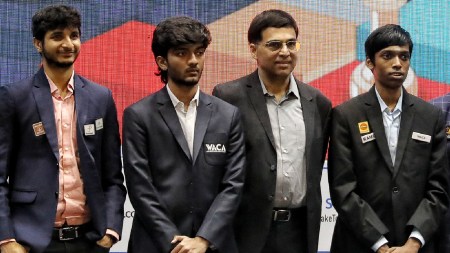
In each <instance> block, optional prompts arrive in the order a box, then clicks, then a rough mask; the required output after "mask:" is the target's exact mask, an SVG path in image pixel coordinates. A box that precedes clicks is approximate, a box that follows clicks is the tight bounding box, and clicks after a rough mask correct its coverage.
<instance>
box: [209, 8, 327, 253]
mask: <svg viewBox="0 0 450 253" xmlns="http://www.w3.org/2000/svg"><path fill="white" fill-rule="evenodd" d="M297 36H298V27H297V24H296V22H295V20H294V19H293V18H292V16H291V15H289V14H288V13H286V12H284V11H281V10H267V11H264V12H262V13H260V14H258V15H257V16H256V17H255V18H254V19H253V21H252V22H251V24H250V28H249V30H248V41H249V47H250V52H251V54H252V56H253V58H254V59H255V60H256V62H257V65H258V68H257V70H256V71H255V72H253V73H252V74H250V75H248V76H244V77H242V78H240V79H238V80H235V81H231V82H229V83H225V84H220V85H218V86H216V87H215V88H214V90H213V95H215V96H217V97H219V98H222V99H223V100H225V101H227V102H229V103H231V104H233V105H235V106H237V107H239V109H240V110H241V113H242V120H243V125H244V130H245V139H246V141H245V142H246V157H247V159H246V160H247V168H246V169H247V174H246V180H245V184H244V193H243V199H242V202H241V205H240V207H239V210H238V214H237V216H236V224H235V234H236V240H237V243H238V247H239V252H246V253H278V252H283V253H291V252H292V253H294V252H295V253H306V252H307V253H316V252H317V247H318V239H319V227H320V218H321V217H320V215H321V191H320V178H321V175H322V167H323V162H324V159H325V153H326V147H327V144H328V125H329V121H330V111H331V103H330V101H329V100H328V99H327V98H326V97H325V96H323V95H322V94H321V93H320V91H318V90H317V89H315V88H313V87H311V86H308V85H307V84H305V83H302V82H300V81H298V80H297V79H295V77H294V76H293V75H292V71H293V69H294V68H295V66H296V63H297V54H298V50H299V48H300V43H299V42H298V41H297Z"/></svg>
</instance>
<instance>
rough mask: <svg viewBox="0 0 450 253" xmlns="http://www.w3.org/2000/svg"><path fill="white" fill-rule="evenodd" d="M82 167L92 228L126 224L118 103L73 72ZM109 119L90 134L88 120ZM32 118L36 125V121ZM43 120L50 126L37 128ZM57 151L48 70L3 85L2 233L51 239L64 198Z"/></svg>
mask: <svg viewBox="0 0 450 253" xmlns="http://www.w3.org/2000/svg"><path fill="white" fill-rule="evenodd" d="M74 85H75V88H74V94H75V108H76V109H75V110H76V115H77V128H76V135H77V144H78V152H79V157H80V164H79V169H80V173H81V176H82V179H83V182H84V192H85V194H86V197H87V200H86V201H87V205H88V207H89V209H90V212H91V220H92V224H93V228H94V229H93V230H92V231H91V232H89V233H87V235H86V236H87V237H88V238H89V239H90V240H92V241H96V240H99V239H100V238H101V237H102V236H103V235H104V234H105V231H106V229H107V228H110V229H112V230H114V231H116V232H117V233H119V234H120V233H121V231H122V223H123V203H124V201H125V195H126V190H125V187H124V185H123V180H124V179H123V175H122V168H121V158H120V137H119V127H118V122H117V112H116V107H115V104H114V101H113V98H112V94H111V91H110V90H108V89H107V88H105V87H102V86H100V85H97V84H95V83H93V82H90V81H89V80H87V79H85V78H83V77H81V76H79V75H75V76H74ZM98 119H102V121H103V129H100V128H99V129H98V130H96V131H95V134H94V135H86V133H85V132H84V126H85V125H88V124H94V125H95V121H96V120H98ZM33 125H34V127H33ZM40 125H42V126H43V128H44V131H45V133H43V132H42V131H39V130H37V129H36V126H40ZM58 173H59V151H58V140H57V132H56V124H55V116H54V110H53V102H52V97H51V93H50V86H49V83H48V80H47V78H46V76H45V73H44V70H43V69H40V70H39V71H38V72H37V73H36V74H35V75H34V76H32V77H30V78H28V79H26V80H23V81H20V82H18V83H14V84H10V85H5V86H1V87H0V240H4V239H8V238H15V239H16V240H17V241H18V242H19V243H21V244H23V245H25V246H28V247H30V248H31V251H32V252H38V253H39V252H42V251H43V250H44V249H45V248H46V247H47V246H48V244H49V243H50V240H51V234H52V229H53V225H54V220H55V215H56V206H57V199H58V187H59V183H58Z"/></svg>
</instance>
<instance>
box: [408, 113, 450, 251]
mask: <svg viewBox="0 0 450 253" xmlns="http://www.w3.org/2000/svg"><path fill="white" fill-rule="evenodd" d="M431 144H432V151H431V156H430V162H429V166H428V179H427V186H426V187H425V189H426V193H425V194H424V198H423V199H422V201H421V202H420V204H419V206H418V207H417V209H416V210H415V212H414V213H413V215H412V217H411V218H410V219H409V221H408V223H407V224H408V225H409V226H413V227H415V228H417V229H418V230H419V232H420V234H421V235H422V236H423V237H424V239H425V242H426V241H428V240H430V238H431V237H432V236H433V235H434V234H435V233H436V231H437V230H438V227H439V224H440V222H441V221H442V219H443V218H444V215H445V212H446V210H447V207H448V205H449V199H448V193H447V189H448V184H449V182H448V159H447V137H446V134H445V121H444V116H443V114H442V112H440V113H439V120H438V122H437V124H436V125H435V128H434V131H433V138H432V140H431Z"/></svg>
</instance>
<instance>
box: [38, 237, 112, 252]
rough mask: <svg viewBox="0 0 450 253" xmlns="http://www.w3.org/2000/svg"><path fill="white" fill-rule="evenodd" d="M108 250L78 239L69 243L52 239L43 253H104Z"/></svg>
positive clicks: (84, 239)
mask: <svg viewBox="0 0 450 253" xmlns="http://www.w3.org/2000/svg"><path fill="white" fill-rule="evenodd" d="M106 252H109V249H105V248H103V247H100V246H98V245H97V243H96V242H93V241H90V240H88V239H86V237H84V236H83V237H80V238H77V239H73V240H70V241H60V240H58V239H55V238H53V239H52V241H51V242H50V245H48V247H47V249H45V252H44V253H106Z"/></svg>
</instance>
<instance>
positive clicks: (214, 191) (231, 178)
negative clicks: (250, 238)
mask: <svg viewBox="0 0 450 253" xmlns="http://www.w3.org/2000/svg"><path fill="white" fill-rule="evenodd" d="M123 122H124V125H123V152H124V153H123V155H124V169H125V176H126V180H127V186H128V189H129V196H130V200H131V203H132V205H133V207H134V209H135V216H134V220H133V226H132V229H131V235H130V241H129V245H128V252H129V253H134V252H143V253H144V252H145V253H148V252H155V253H156V252H158V253H159V252H169V251H170V249H171V247H172V245H171V243H170V242H171V241H172V239H173V237H174V236H175V235H187V236H189V237H195V236H200V237H203V238H205V239H206V240H208V241H209V242H210V243H211V244H212V245H214V246H215V247H216V248H217V249H218V251H219V252H224V253H237V247H236V242H235V240H234V234H233V231H232V229H231V228H232V226H231V224H232V222H233V218H234V215H235V213H236V210H237V206H238V204H239V201H240V197H241V190H242V186H243V183H244V164H245V156H244V150H245V147H244V136H243V132H242V129H241V122H240V114H239V111H238V109H237V108H236V107H234V106H232V105H229V104H227V103H225V102H223V101H222V100H220V99H218V98H215V97H212V96H209V95H206V94H204V93H202V92H200V96H199V104H198V107H197V120H196V123H195V133H194V135H195V136H194V147H193V157H191V155H190V151H189V148H188V144H187V142H186V139H185V137H184V134H183V131H182V128H181V125H180V122H179V119H178V117H177V114H176V111H175V108H174V106H173V104H172V101H171V100H170V97H169V94H168V92H167V89H166V87H164V88H162V89H161V90H160V91H158V92H156V93H154V94H152V95H150V96H148V97H146V98H144V99H142V100H141V101H139V102H137V103H135V104H134V105H131V106H130V107H128V108H127V109H126V110H125V112H124V118H123Z"/></svg>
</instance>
